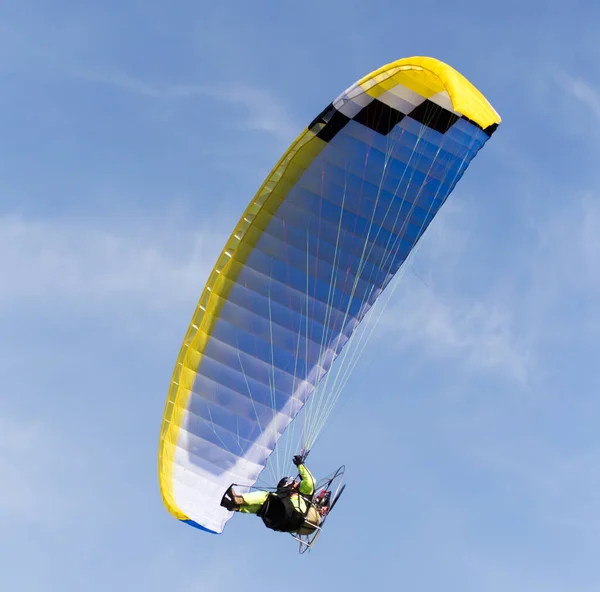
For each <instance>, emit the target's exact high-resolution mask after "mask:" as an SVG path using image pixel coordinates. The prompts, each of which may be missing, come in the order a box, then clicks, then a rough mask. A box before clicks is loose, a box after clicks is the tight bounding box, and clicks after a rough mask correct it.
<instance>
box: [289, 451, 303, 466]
mask: <svg viewBox="0 0 600 592" xmlns="http://www.w3.org/2000/svg"><path fill="white" fill-rule="evenodd" d="M292 461H293V463H294V464H295V465H296V466H297V467H299V466H300V465H301V464H304V457H303V456H300V455H299V454H297V455H296V456H294V458H293V459H292Z"/></svg>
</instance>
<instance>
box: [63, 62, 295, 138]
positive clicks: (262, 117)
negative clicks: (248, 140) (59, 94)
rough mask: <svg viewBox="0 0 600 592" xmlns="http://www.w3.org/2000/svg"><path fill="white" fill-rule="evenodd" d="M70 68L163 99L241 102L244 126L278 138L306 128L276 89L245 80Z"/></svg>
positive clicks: (85, 76) (94, 79) (85, 77)
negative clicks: (177, 79) (171, 78)
mask: <svg viewBox="0 0 600 592" xmlns="http://www.w3.org/2000/svg"><path fill="white" fill-rule="evenodd" d="M68 71H69V72H70V73H71V74H72V75H73V76H75V77H76V78H79V79H81V80H86V81H89V82H95V83H100V84H104V85H108V86H112V87H114V88H116V89H118V90H121V91H124V92H129V93H134V94H138V95H142V96H144V97H147V98H150V99H155V100H162V101H188V100H196V99H210V100H212V101H217V102H219V101H221V102H225V103H228V104H230V105H235V106H238V107H240V108H241V109H242V111H243V112H244V113H245V118H244V120H243V123H242V124H241V128H242V129H245V130H250V131H262V132H265V133H268V134H270V135H272V136H273V137H275V138H276V139H278V140H281V141H285V142H291V141H292V140H293V139H294V138H295V137H296V136H297V135H298V134H299V133H300V131H301V130H302V127H301V126H299V125H298V124H296V122H295V121H294V119H293V117H292V116H291V115H290V114H289V113H288V112H287V110H286V109H285V107H284V106H283V105H282V103H281V101H279V100H278V99H277V98H276V97H275V96H274V95H273V93H272V92H271V91H270V90H269V89H267V88H258V87H254V86H250V85H248V84H245V83H243V82H219V81H215V82H212V83H211V84H177V85H159V84H151V83H148V82H145V81H143V80H140V79H138V78H136V77H134V76H130V75H128V74H125V73H123V72H119V71H110V72H109V71H107V72H101V71H98V70H89V69H84V68H81V67H69V68H68Z"/></svg>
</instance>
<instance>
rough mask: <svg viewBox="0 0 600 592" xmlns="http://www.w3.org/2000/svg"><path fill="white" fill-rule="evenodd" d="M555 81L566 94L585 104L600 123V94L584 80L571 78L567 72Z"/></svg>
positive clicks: (559, 75)
mask: <svg viewBox="0 0 600 592" xmlns="http://www.w3.org/2000/svg"><path fill="white" fill-rule="evenodd" d="M555 81H556V83H557V84H558V85H559V86H560V87H561V88H562V90H563V91H564V92H566V93H567V94H568V95H570V96H571V97H573V98H575V99H576V100H577V101H579V102H581V103H583V104H584V105H585V106H586V107H587V108H588V109H589V111H590V112H591V113H592V114H593V115H594V117H595V118H596V119H597V120H598V121H600V93H599V92H598V91H597V90H596V89H595V88H594V87H593V86H592V85H590V84H589V83H588V82H587V81H586V80H584V79H583V78H579V77H575V76H571V75H570V74H567V73H566V72H558V73H557V74H556V75H555Z"/></svg>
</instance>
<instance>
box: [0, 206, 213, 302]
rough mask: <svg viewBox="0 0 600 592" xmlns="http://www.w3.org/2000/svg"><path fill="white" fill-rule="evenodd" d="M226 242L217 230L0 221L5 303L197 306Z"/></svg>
mask: <svg viewBox="0 0 600 592" xmlns="http://www.w3.org/2000/svg"><path fill="white" fill-rule="evenodd" d="M224 241H225V237H224V236H223V235H222V234H221V233H219V231H218V229H215V230H213V231H209V230H207V231H206V232H203V233H195V232H192V231H190V230H189V228H186V227H183V225H182V227H180V228H178V227H177V226H176V225H174V226H173V227H170V228H165V227H153V226H152V225H150V226H146V227H143V226H137V227H136V226H135V225H132V226H129V227H125V228H113V229H104V228H102V227H99V226H97V225H94V224H92V223H91V222H77V221H73V220H56V221H52V220H43V221H40V220H29V219H25V218H23V217H20V216H15V215H5V216H1V217H0V276H1V277H2V278H3V282H2V284H1V286H0V303H1V304H2V305H3V307H4V308H7V307H13V306H22V305H25V304H29V305H31V304H33V305H34V306H36V307H40V308H42V309H44V308H47V306H48V305H50V306H59V307H65V306H69V307H71V306H78V307H85V308H94V307H95V306H97V305H98V304H99V303H101V302H107V301H108V302H128V301H130V300H132V299H133V300H135V301H136V302H138V303H139V304H141V305H142V306H144V307H147V308H154V309H163V310H167V309H168V308H169V307H171V306H173V305H176V304H179V303H186V304H187V305H188V306H189V304H190V302H195V301H196V299H197V298H198V297H199V295H200V292H201V289H202V287H203V284H204V281H205V280H206V278H207V276H208V273H209V272H210V270H211V269H212V266H213V264H214V261H215V260H216V257H217V255H218V253H219V251H220V249H221V247H222V245H223V244H224Z"/></svg>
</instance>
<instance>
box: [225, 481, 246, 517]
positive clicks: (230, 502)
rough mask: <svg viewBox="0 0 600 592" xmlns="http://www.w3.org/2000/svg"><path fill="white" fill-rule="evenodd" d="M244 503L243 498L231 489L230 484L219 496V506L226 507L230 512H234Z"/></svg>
mask: <svg viewBox="0 0 600 592" xmlns="http://www.w3.org/2000/svg"><path fill="white" fill-rule="evenodd" d="M243 503H244V498H243V497H242V496H241V495H237V494H236V493H235V491H234V490H233V485H230V486H229V488H228V489H227V491H226V492H225V493H224V494H223V497H222V498H221V506H223V507H224V508H226V509H228V510H229V511H231V512H236V511H237V510H239V509H240V507H241V505H242V504H243Z"/></svg>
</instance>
